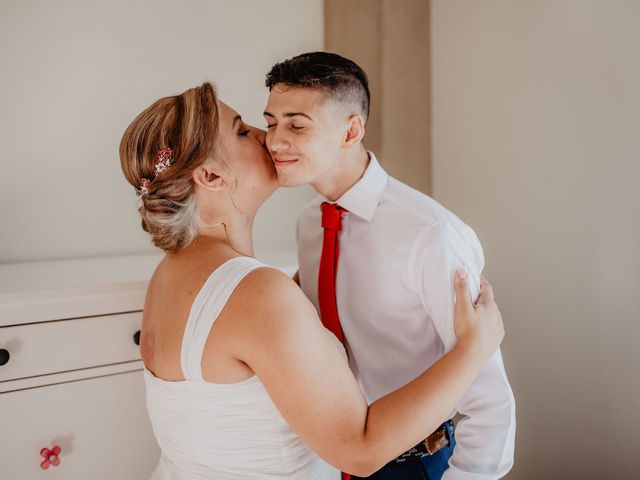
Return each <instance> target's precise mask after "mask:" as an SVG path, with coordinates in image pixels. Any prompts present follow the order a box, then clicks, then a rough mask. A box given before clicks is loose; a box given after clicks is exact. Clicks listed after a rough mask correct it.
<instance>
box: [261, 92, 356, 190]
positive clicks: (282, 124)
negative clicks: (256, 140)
mask: <svg viewBox="0 0 640 480" xmlns="http://www.w3.org/2000/svg"><path fill="white" fill-rule="evenodd" d="M264 117H265V120H266V121H267V137H266V144H267V148H268V149H269V151H270V153H271V156H272V157H273V162H274V165H275V167H276V171H277V174H278V183H279V184H280V185H281V186H284V187H294V186H297V185H302V184H305V183H311V184H313V183H315V182H317V181H321V180H322V179H323V178H325V177H326V176H327V175H330V174H331V172H332V171H333V170H334V169H335V167H336V164H337V162H338V159H339V156H340V153H341V145H342V142H343V140H344V136H345V134H346V131H347V129H348V124H347V120H348V118H347V115H346V114H345V112H344V111H343V109H342V108H340V106H339V105H337V103H336V102H335V101H333V100H332V99H330V98H328V96H327V93H326V92H324V91H323V90H319V89H312V88H300V87H289V86H286V85H284V84H280V83H279V84H276V85H274V87H273V88H272V89H271V92H270V94H269V101H268V103H267V107H266V109H265V112H264Z"/></svg>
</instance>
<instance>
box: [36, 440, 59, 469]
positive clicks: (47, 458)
mask: <svg viewBox="0 0 640 480" xmlns="http://www.w3.org/2000/svg"><path fill="white" fill-rule="evenodd" d="M61 451H62V449H61V448H60V447H59V446H58V445H55V446H54V447H53V448H52V449H51V450H49V449H48V448H43V449H42V450H40V455H42V456H43V457H44V462H42V463H41V464H40V468H42V469H43V470H46V469H47V468H49V466H50V465H53V466H54V467H57V466H58V465H60V457H59V456H58V455H59V454H60V452H61Z"/></svg>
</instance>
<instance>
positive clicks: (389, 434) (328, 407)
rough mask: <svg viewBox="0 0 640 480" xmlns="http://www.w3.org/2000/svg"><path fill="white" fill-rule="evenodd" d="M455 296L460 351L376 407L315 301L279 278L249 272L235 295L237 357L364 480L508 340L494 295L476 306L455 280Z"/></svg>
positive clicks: (328, 455) (418, 434)
mask: <svg viewBox="0 0 640 480" xmlns="http://www.w3.org/2000/svg"><path fill="white" fill-rule="evenodd" d="M456 289H457V290H456V293H457V298H458V299H460V300H459V303H458V304H457V305H456V330H457V333H458V339H459V340H458V344H457V345H456V346H455V347H454V348H453V349H452V350H451V351H450V352H449V353H447V354H446V355H445V356H444V357H443V358H441V359H440V360H439V361H438V362H436V363H435V364H434V365H433V366H432V367H431V368H429V370H427V371H426V372H425V373H423V374H422V375H420V376H419V377H418V378H417V379H415V380H414V381H412V382H411V383H409V384H407V385H405V386H404V387H402V388H400V389H398V390H396V391H394V392H392V393H390V394H388V395H386V396H384V397H382V398H380V399H379V400H377V401H376V402H374V403H373V404H371V405H370V406H367V402H366V400H365V398H364V396H363V394H362V392H361V391H360V389H359V387H358V384H357V382H356V380H355V378H354V377H353V375H352V373H351V371H350V370H349V367H348V365H347V364H346V362H345V361H344V358H343V357H342V356H341V355H340V353H339V352H338V350H337V349H336V346H335V344H334V342H333V341H332V339H331V338H330V337H329V336H328V333H327V331H326V330H325V329H324V327H323V326H322V324H321V322H320V320H319V319H318V316H317V314H316V311H315V309H314V308H313V306H312V305H311V303H310V302H309V301H308V300H307V298H306V297H305V296H304V294H303V293H302V292H301V291H300V289H299V288H298V287H297V286H296V285H295V284H294V283H293V281H292V280H291V279H290V278H288V277H286V276H285V275H284V274H282V273H280V272H278V271H276V270H273V269H259V270H256V271H254V272H252V273H251V274H250V275H248V276H247V277H246V278H245V280H244V281H243V282H242V283H241V284H240V286H239V287H238V289H237V291H236V293H237V294H238V295H239V296H242V297H241V298H240V297H239V300H240V299H242V300H243V304H244V305H246V307H245V309H246V311H245V312H243V315H241V316H239V317H237V319H238V322H239V324H238V327H239V330H238V332H239V335H240V336H241V337H242V339H241V341H239V342H234V343H236V344H237V345H238V347H236V350H237V358H238V359H239V360H241V361H243V362H245V363H246V364H247V365H249V367H250V368H251V369H252V370H253V371H254V372H255V373H256V375H257V376H258V377H259V378H260V380H261V381H262V383H263V384H264V386H265V388H266V390H267V391H268V392H269V395H270V396H271V398H272V400H273V402H274V404H275V405H276V407H277V408H278V410H279V411H280V412H281V413H282V415H283V417H284V418H285V420H286V421H287V422H288V423H289V425H290V426H291V427H292V428H293V430H294V431H296V432H297V433H298V435H300V437H301V438H302V439H303V440H304V441H305V442H306V443H307V444H308V445H309V446H310V447H311V448H312V449H313V450H315V451H316V452H317V453H318V455H320V456H321V457H322V458H323V459H325V460H326V461H327V462H328V463H331V464H332V465H334V466H336V467H337V468H339V469H340V470H342V471H345V472H349V473H353V474H355V475H358V476H368V475H370V474H371V473H373V472H375V471H376V470H378V469H379V468H381V467H382V466H383V465H384V464H386V463H387V462H389V461H390V460H391V459H393V458H395V457H397V456H398V455H400V454H401V453H403V452H404V451H406V450H408V449H409V448H411V447H413V446H414V445H416V444H417V443H419V442H420V441H421V440H423V439H424V438H425V437H426V436H428V435H429V434H430V433H431V432H433V431H434V430H435V429H436V428H437V427H438V426H439V425H440V424H441V423H442V422H443V421H444V420H446V418H447V415H449V414H450V412H451V411H452V410H453V409H454V407H455V405H456V403H457V402H458V401H459V399H460V398H461V397H462V395H463V393H464V392H465V390H466V389H467V387H468V386H469V385H470V384H471V382H472V380H473V379H474V377H475V376H476V375H477V374H478V372H479V371H480V370H481V368H482V367H483V365H484V364H485V363H486V362H487V360H488V359H489V358H490V356H491V354H492V353H493V352H494V351H495V350H496V348H497V347H498V345H499V343H500V341H501V340H502V336H503V330H502V319H501V318H500V313H499V311H498V309H497V306H496V305H495V303H494V302H493V295H492V293H491V287H490V286H488V285H487V286H486V287H485V288H484V292H483V295H482V296H481V297H480V299H479V301H478V304H477V307H475V308H474V306H473V305H471V303H470V301H469V294H468V289H467V286H466V281H464V280H461V279H459V278H458V279H457V280H456ZM372 348H375V347H372Z"/></svg>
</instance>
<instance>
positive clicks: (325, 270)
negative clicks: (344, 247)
mask: <svg viewBox="0 0 640 480" xmlns="http://www.w3.org/2000/svg"><path fill="white" fill-rule="evenodd" d="M321 207H322V228H324V240H323V242H322V256H321V257H320V271H319V275H318V302H319V303H320V317H321V318H322V323H323V325H324V326H325V327H326V328H327V329H328V330H330V331H331V332H332V333H333V334H334V335H335V336H336V337H338V340H340V341H341V342H342V343H344V335H343V333H342V327H341V326H340V319H339V318H338V305H337V303H336V271H337V267H338V255H339V254H340V243H339V238H338V232H339V231H340V230H341V229H342V215H343V214H344V213H345V212H346V210H345V209H344V208H342V207H340V206H338V205H337V204H335V203H327V202H323V203H322V205H321Z"/></svg>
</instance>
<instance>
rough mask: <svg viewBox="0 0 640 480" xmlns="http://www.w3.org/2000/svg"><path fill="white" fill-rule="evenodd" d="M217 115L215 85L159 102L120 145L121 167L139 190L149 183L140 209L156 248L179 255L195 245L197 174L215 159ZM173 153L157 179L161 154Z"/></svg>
mask: <svg viewBox="0 0 640 480" xmlns="http://www.w3.org/2000/svg"><path fill="white" fill-rule="evenodd" d="M218 125H219V113H218V103H217V94H216V90H215V87H214V86H213V85H212V84H211V83H208V82H207V83H204V84H202V85H201V86H199V87H196V88H191V89H189V90H187V91H185V92H183V93H182V94H180V95H176V96H172V97H165V98H161V99H160V100H158V101H157V102H155V103H154V104H153V105H151V106H150V107H149V108H147V109H146V110H144V111H143V112H142V113H141V114H140V115H138V116H137V117H136V118H135V119H134V120H133V122H132V123H131V125H129V127H128V128H127V130H126V131H125V132H124V135H123V136H122V140H121V141H120V165H121V167H122V172H123V173H124V176H125V177H126V179H127V181H128V182H129V183H130V184H131V185H132V186H133V187H135V188H136V189H138V188H139V187H140V185H141V184H142V182H143V179H150V182H149V183H148V191H147V192H146V193H145V194H144V195H142V196H141V204H140V207H139V209H138V211H139V212H140V216H141V219H142V228H143V229H144V230H145V231H146V232H148V233H149V234H150V235H151V238H152V241H153V244H154V245H156V246H157V247H159V248H161V249H162V250H164V251H165V252H168V253H169V252H175V251H176V250H179V249H180V248H182V247H185V246H187V245H189V244H190V243H191V242H193V241H194V240H195V238H196V236H197V234H198V229H199V227H200V216H199V213H198V210H197V207H196V201H195V197H194V184H193V179H192V173H193V171H194V170H195V169H196V168H198V167H199V166H200V165H202V163H203V162H204V161H205V160H206V159H208V158H212V157H215V156H216V150H217V140H218ZM166 147H169V148H171V150H172V163H171V167H170V168H168V169H167V170H165V171H163V172H162V174H160V175H158V176H157V177H154V172H155V166H156V163H157V161H158V151H160V150H162V149H164V148H166Z"/></svg>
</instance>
